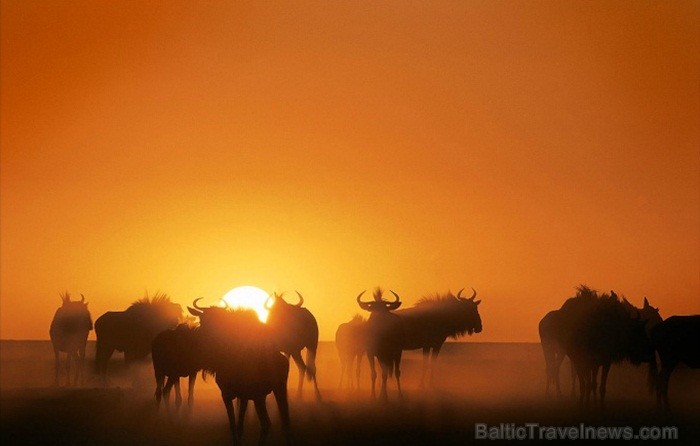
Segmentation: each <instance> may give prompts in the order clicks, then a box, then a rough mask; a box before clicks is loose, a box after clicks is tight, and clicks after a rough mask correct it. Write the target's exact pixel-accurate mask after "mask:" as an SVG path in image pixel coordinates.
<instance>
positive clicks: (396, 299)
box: [389, 290, 401, 303]
mask: <svg viewBox="0 0 700 446" xmlns="http://www.w3.org/2000/svg"><path fill="white" fill-rule="evenodd" d="M389 291H391V294H393V295H394V297H395V299H394V302H392V303H396V302H398V301H400V300H401V298H400V297H399V295H398V294H396V293H394V292H393V291H392V290H389Z"/></svg>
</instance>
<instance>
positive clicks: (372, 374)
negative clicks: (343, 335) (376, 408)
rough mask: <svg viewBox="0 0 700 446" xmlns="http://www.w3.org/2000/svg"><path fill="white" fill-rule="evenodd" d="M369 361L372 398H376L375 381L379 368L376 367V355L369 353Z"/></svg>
mask: <svg viewBox="0 0 700 446" xmlns="http://www.w3.org/2000/svg"><path fill="white" fill-rule="evenodd" d="M367 362H369V371H370V378H371V379H372V399H376V398H377V394H376V391H375V382H376V381H377V370H376V369H375V368H374V356H373V355H371V354H369V353H367Z"/></svg>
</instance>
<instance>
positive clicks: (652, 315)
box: [538, 285, 662, 396]
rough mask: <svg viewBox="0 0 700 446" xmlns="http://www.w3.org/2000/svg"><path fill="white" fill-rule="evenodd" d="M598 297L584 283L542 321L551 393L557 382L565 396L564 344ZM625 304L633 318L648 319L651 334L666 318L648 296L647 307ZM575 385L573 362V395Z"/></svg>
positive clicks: (646, 324) (541, 337)
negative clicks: (562, 379) (561, 377)
mask: <svg viewBox="0 0 700 446" xmlns="http://www.w3.org/2000/svg"><path fill="white" fill-rule="evenodd" d="M597 297H598V296H597V292H595V291H594V290H591V289H590V288H588V287H586V286H585V285H582V286H581V287H579V289H578V293H577V296H576V297H574V298H571V299H568V300H567V301H566V302H565V303H564V305H562V308H563V309H564V311H562V310H561V309H559V310H553V311H550V312H549V313H547V314H546V315H545V316H544V317H543V318H542V320H541V321H540V323H539V326H538V329H539V335H540V342H541V345H542V351H543V353H544V357H545V364H546V380H547V385H546V389H545V392H546V393H549V388H550V384H554V386H555V387H556V393H557V395H561V388H560V385H559V370H560V368H561V364H562V362H563V361H564V358H565V357H566V356H567V354H566V350H565V348H564V344H563V343H564V341H565V339H566V338H567V337H568V336H570V334H571V332H572V331H573V326H574V325H573V323H572V321H575V320H578V319H579V318H582V317H583V313H585V312H588V311H591V310H592V306H593V305H594V304H595V302H596V301H597V300H596V299H597ZM609 297H610V298H612V299H613V300H617V299H618V295H617V294H616V293H615V291H610V295H609ZM622 306H623V308H624V310H625V311H627V314H628V315H629V316H630V317H633V318H637V317H639V318H640V319H641V320H643V321H645V330H646V332H647V334H648V333H649V330H650V329H651V328H652V327H653V326H654V325H656V324H658V323H659V322H661V320H662V319H661V316H660V315H659V309H658V308H654V307H652V306H651V305H650V304H649V301H648V300H647V298H646V297H645V298H644V306H643V307H642V308H637V307H635V306H634V305H632V304H631V303H630V302H629V301H628V300H627V299H626V298H623V299H622ZM653 364H654V362H653V361H652V362H650V366H653ZM650 373H652V372H650ZM650 376H651V375H650ZM575 386H576V371H575V369H574V366H573V364H572V365H571V395H572V396H573V395H574V394H575V392H576V390H575Z"/></svg>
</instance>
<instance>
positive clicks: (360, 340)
mask: <svg viewBox="0 0 700 446" xmlns="http://www.w3.org/2000/svg"><path fill="white" fill-rule="evenodd" d="M335 347H336V349H337V350H338V357H339V358H340V383H339V384H338V387H342V386H343V378H344V377H346V378H347V385H348V387H349V388H351V389H352V388H353V386H355V385H356V387H357V388H358V389H359V388H360V369H361V364H362V357H363V356H364V355H365V354H366V353H367V321H366V320H365V319H364V318H363V317H362V316H361V315H359V314H356V315H355V316H354V317H353V318H352V319H351V320H350V321H349V322H345V323H342V324H340V325H339V326H338V329H337V330H336V332H335ZM355 361H357V364H356V372H355V380H353V378H352V365H353V363H354V362H355Z"/></svg>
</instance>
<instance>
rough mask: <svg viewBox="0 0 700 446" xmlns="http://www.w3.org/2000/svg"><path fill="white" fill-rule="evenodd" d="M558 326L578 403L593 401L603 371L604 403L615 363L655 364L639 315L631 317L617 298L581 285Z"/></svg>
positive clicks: (562, 312)
mask: <svg viewBox="0 0 700 446" xmlns="http://www.w3.org/2000/svg"><path fill="white" fill-rule="evenodd" d="M560 312H561V317H562V321H563V322H564V323H563V324H562V325H561V326H562V327H567V329H566V330H562V332H563V334H564V336H563V338H560V339H563V345H564V348H565V350H566V354H567V355H568V356H569V358H571V362H572V364H573V366H574V368H575V370H576V374H577V377H578V379H579V389H580V392H581V394H580V396H579V403H580V404H581V405H586V406H588V405H589V403H590V400H591V396H592V397H593V401H594V402H595V401H596V396H597V395H596V391H597V390H598V389H597V387H598V386H597V377H598V370H599V369H602V372H601V379H600V388H599V397H600V406H601V407H602V406H603V404H604V401H605V393H606V385H607V377H608V372H609V371H610V367H611V365H612V363H614V362H620V361H622V360H629V361H630V362H631V363H632V364H635V365H638V364H640V363H642V362H652V361H654V360H655V359H654V351H653V348H652V346H651V342H650V341H649V338H648V336H647V334H646V331H645V329H644V325H645V323H646V321H643V320H641V319H640V317H639V314H637V315H636V317H631V316H630V314H629V312H628V311H627V309H626V308H625V307H624V305H623V304H622V302H621V301H620V300H619V298H618V296H617V295H616V294H614V293H612V294H605V293H604V294H602V295H600V296H599V295H598V293H597V292H596V291H595V290H593V289H591V288H589V287H587V286H585V285H582V286H580V287H579V288H578V292H577V295H576V296H575V297H573V298H571V299H568V300H567V301H566V302H565V303H564V305H563V306H562V308H561V310H560Z"/></svg>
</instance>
